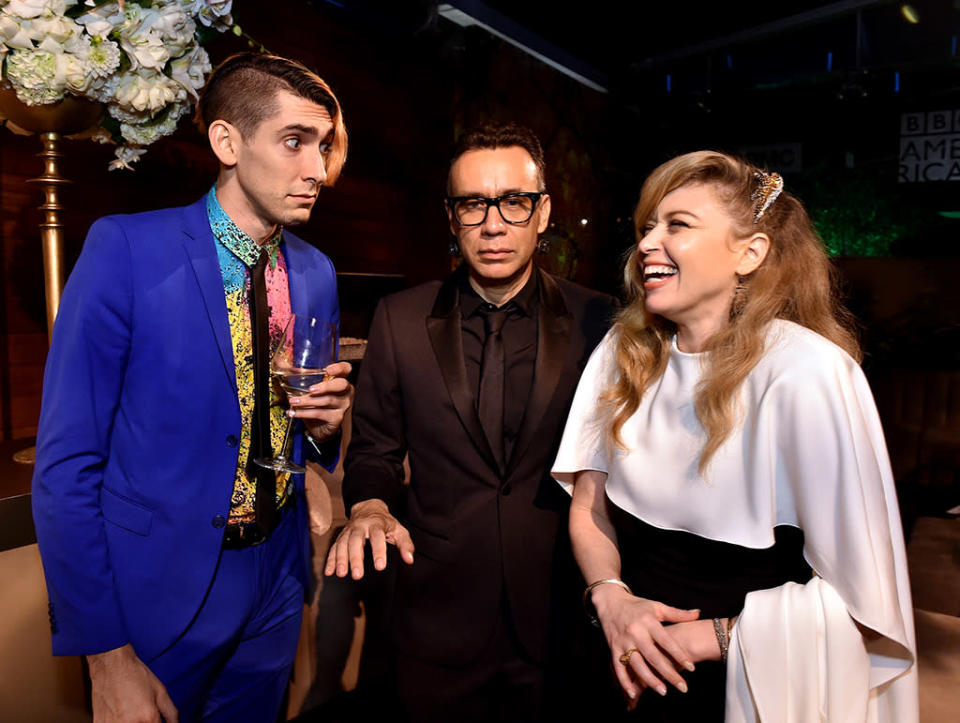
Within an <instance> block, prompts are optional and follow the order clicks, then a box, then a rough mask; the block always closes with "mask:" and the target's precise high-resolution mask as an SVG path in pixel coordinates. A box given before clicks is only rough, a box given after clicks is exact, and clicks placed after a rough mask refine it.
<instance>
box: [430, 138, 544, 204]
mask: <svg viewBox="0 0 960 723" xmlns="http://www.w3.org/2000/svg"><path fill="white" fill-rule="evenodd" d="M514 146H519V147H520V148H522V149H523V150H525V151H526V152H527V153H529V154H530V157H531V158H532V159H533V163H534V165H536V167H537V190H538V191H540V192H545V191H546V190H547V184H546V180H545V176H546V173H545V168H546V163H545V162H544V160H543V148H542V147H541V146H540V141H539V139H538V138H537V136H536V135H535V134H534V132H533V131H532V130H530V129H529V128H527V127H526V126H521V125H518V124H516V123H497V122H494V121H487V122H486V123H484V124H483V125H480V126H478V127H477V128H474V129H473V130H472V131H469V132H468V133H464V134H463V135H462V136H460V138H459V140H458V141H457V144H456V145H455V146H454V148H453V157H452V158H451V159H450V166H451V167H453V164H454V163H456V161H457V159H458V158H460V156H462V155H463V154H464V153H467V152H468V151H479V150H493V149H495V148H511V147H514ZM448 191H449V189H448Z"/></svg>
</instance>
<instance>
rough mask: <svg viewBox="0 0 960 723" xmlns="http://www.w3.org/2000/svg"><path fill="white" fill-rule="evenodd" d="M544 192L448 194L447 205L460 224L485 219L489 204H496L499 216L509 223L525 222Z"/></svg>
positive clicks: (473, 223) (471, 223)
mask: <svg viewBox="0 0 960 723" xmlns="http://www.w3.org/2000/svg"><path fill="white" fill-rule="evenodd" d="M546 195H547V194H546V193H530V192H527V191H524V192H521V193H505V194H503V195H502V196H497V197H496V198H486V197H485V196H449V197H447V199H446V201H447V207H448V208H449V209H450V213H452V214H453V217H454V218H455V219H457V223H458V224H460V225H461V226H479V225H481V224H482V223H483V222H484V221H486V220H487V214H488V213H489V212H490V207H491V206H496V207H497V210H498V211H499V212H500V218H502V219H503V220H504V221H506V222H507V223H510V224H521V223H526V222H527V221H529V220H530V217H531V216H533V210H534V209H535V208H536V207H537V204H538V203H539V202H540V199H541V198H542V197H543V196H546Z"/></svg>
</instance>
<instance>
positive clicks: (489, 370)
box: [477, 310, 507, 469]
mask: <svg viewBox="0 0 960 723" xmlns="http://www.w3.org/2000/svg"><path fill="white" fill-rule="evenodd" d="M481 313H482V314H483V327H484V331H485V332H486V339H485V340H484V342H483V361H482V362H481V363H480V393H479V394H478V395H477V412H478V414H479V415H480V424H482V425H483V431H484V432H485V433H486V435H487V441H488V442H490V447H491V448H492V449H493V454H494V456H495V457H496V459H497V464H499V465H500V468H501V469H503V466H504V459H503V362H504V354H503V336H502V335H501V333H500V332H501V331H502V330H503V324H504V322H505V321H506V320H507V312H506V311H502V310H489V311H488V310H482V311H481Z"/></svg>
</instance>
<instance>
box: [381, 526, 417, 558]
mask: <svg viewBox="0 0 960 723" xmlns="http://www.w3.org/2000/svg"><path fill="white" fill-rule="evenodd" d="M387 541H388V542H391V543H393V544H394V545H396V548H397V550H398V551H399V552H400V558H401V559H402V560H403V561H404V562H405V563H407V564H408V565H412V564H413V552H414V546H413V539H412V538H411V537H410V532H409V531H408V530H407V528H406V527H404V526H403V525H401V524H400V523H399V522H397V523H396V524H395V525H394V526H393V528H392V529H391V530H390V531H389V532H388V533H387Z"/></svg>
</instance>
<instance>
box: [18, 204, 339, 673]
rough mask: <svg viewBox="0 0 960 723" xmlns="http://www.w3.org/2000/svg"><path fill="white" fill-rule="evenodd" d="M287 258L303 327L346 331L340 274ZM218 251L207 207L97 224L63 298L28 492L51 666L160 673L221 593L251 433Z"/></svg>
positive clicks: (290, 247) (296, 453)
mask: <svg viewBox="0 0 960 723" xmlns="http://www.w3.org/2000/svg"><path fill="white" fill-rule="evenodd" d="M284 242H285V243H284V246H283V253H284V256H285V259H286V262H287V269H288V274H289V280H290V301H291V307H292V310H293V312H294V313H297V314H306V313H309V314H310V315H312V316H316V317H320V318H329V319H330V320H332V321H334V322H337V321H338V320H339V307H338V304H337V293H336V276H335V273H334V269H333V265H332V263H331V262H330V260H329V259H328V258H327V257H326V256H325V255H324V254H322V253H320V252H319V251H317V250H316V249H314V248H313V247H311V246H310V245H308V244H306V243H305V242H303V241H302V240H300V239H298V238H296V237H295V236H292V235H291V234H289V233H285V234H284ZM215 243H216V242H215V240H214V237H213V234H212V232H211V230H210V224H209V222H208V220H207V214H206V209H205V206H204V202H203V200H201V201H199V202H197V203H194V204H193V205H191V206H187V207H184V208H173V209H165V210H162V211H154V212H150V213H142V214H136V215H131V216H111V217H107V218H102V219H100V220H98V221H97V222H96V223H95V224H94V225H93V226H92V227H91V228H90V232H89V234H88V236H87V240H86V243H85V245H84V248H83V252H82V253H81V255H80V258H79V260H78V261H77V264H76V266H75V267H74V269H73V272H72V274H71V276H70V279H69V281H68V283H67V285H66V288H65V289H64V293H63V298H62V301H61V304H60V312H59V316H58V318H57V322H56V324H55V325H54V332H53V339H52V342H51V346H50V354H49V356H48V358H47V366H46V373H45V376H44V389H43V404H42V410H41V414H40V426H39V431H38V434H37V460H36V467H35V473H34V478H33V514H34V520H35V523H36V530H37V541H38V543H39V545H40V553H41V556H42V559H43V566H44V571H45V575H46V581H47V589H48V594H49V599H50V620H51V629H52V631H53V652H54V654H55V655H80V654H89V653H96V652H101V651H104V650H109V649H111V648H115V647H118V646H120V645H123V644H125V643H128V642H130V643H132V644H133V646H134V649H135V650H136V652H137V654H138V655H139V656H140V658H141V659H143V660H145V661H149V660H151V659H152V658H153V657H155V656H156V655H157V654H158V653H160V652H162V651H163V650H164V649H165V648H167V647H168V646H169V645H170V644H171V643H172V642H173V641H174V640H175V639H176V638H177V636H178V635H179V634H180V633H181V632H182V631H183V630H185V629H186V627H187V626H188V624H189V623H190V621H191V619H192V618H193V616H194V614H195V613H196V612H197V610H198V609H199V607H200V604H201V602H202V600H203V597H204V594H205V593H206V591H207V588H208V587H209V585H210V583H211V580H212V578H213V574H214V569H215V566H216V562H217V557H218V554H219V551H220V547H221V543H222V539H223V523H224V521H225V520H226V518H227V516H228V514H229V511H230V497H231V492H232V489H233V483H234V475H235V470H236V464H237V440H238V439H239V437H240V432H241V419H240V407H239V403H238V401H237V391H236V374H235V369H234V361H233V352H232V345H231V339H230V328H229V323H228V320H227V307H226V301H225V299H224V291H223V281H222V278H221V275H220V267H219V264H218V261H217V254H216V247H215ZM294 439H295V441H294V450H293V458H294V459H302V456H303V449H302V436H301V435H296V436H295V437H294ZM303 479H304V478H303V476H302V475H297V476H295V477H294V480H295V484H296V488H297V492H298V493H299V496H300V500H299V504H297V515H298V525H299V528H300V534H301V542H302V544H301V546H300V554H301V555H302V557H303V562H304V564H303V565H301V566H299V568H298V569H301V571H302V574H303V576H304V577H303V582H304V585H305V588H306V582H307V575H308V572H307V567H306V565H307V561H308V560H309V555H308V554H307V552H308V550H309V534H308V532H307V530H308V528H307V523H306V505H305V504H304V503H303V495H302V493H303Z"/></svg>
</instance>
